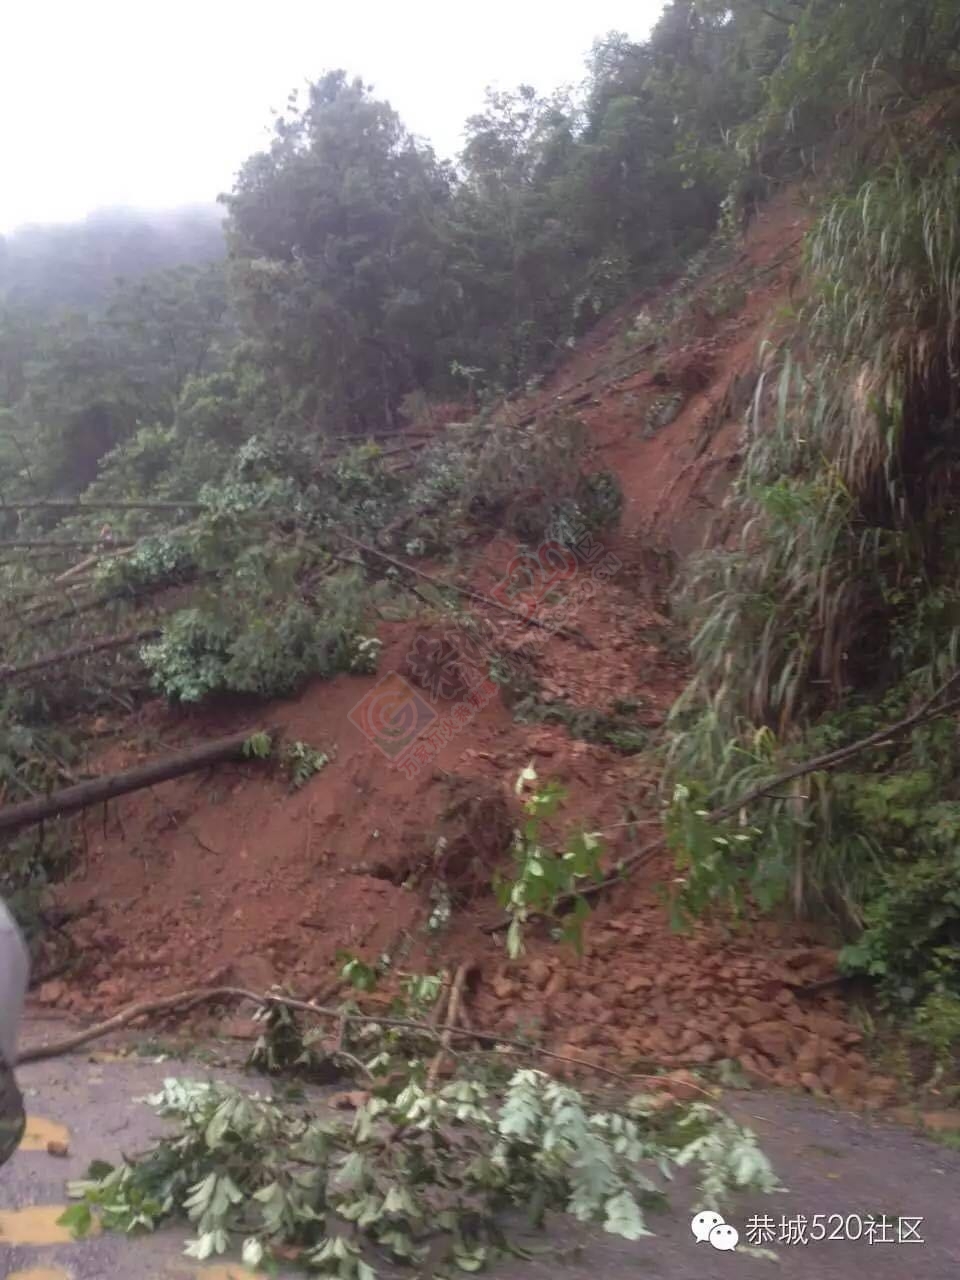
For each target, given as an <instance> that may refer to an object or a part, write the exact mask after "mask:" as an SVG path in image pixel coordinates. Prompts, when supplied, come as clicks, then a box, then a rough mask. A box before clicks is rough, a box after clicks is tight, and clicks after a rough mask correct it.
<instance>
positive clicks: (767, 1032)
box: [743, 1022, 794, 1063]
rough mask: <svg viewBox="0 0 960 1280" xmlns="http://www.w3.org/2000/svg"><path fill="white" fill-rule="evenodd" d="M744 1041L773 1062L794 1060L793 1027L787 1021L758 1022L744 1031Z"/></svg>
mask: <svg viewBox="0 0 960 1280" xmlns="http://www.w3.org/2000/svg"><path fill="white" fill-rule="evenodd" d="M743 1039H744V1042H745V1043H746V1044H748V1045H749V1046H750V1047H751V1048H753V1049H759V1050H760V1052H761V1053H762V1054H764V1056H765V1057H767V1058H769V1059H770V1060H771V1061H772V1062H780V1063H786V1062H791V1061H792V1060H793V1056H794V1054H793V1027H791V1026H790V1024H789V1023H786V1022H756V1023H754V1024H753V1026H751V1027H748V1028H747V1030H746V1031H745V1032H744V1036H743Z"/></svg>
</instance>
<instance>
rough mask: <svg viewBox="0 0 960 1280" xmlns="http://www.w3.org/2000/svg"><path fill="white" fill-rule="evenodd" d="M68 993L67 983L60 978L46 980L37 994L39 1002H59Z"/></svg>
mask: <svg viewBox="0 0 960 1280" xmlns="http://www.w3.org/2000/svg"><path fill="white" fill-rule="evenodd" d="M66 994H67V984H66V983H65V982H61V981H60V980H59V979H54V980H52V981H51V982H45V983H44V984H43V986H42V987H40V988H39V990H38V991H37V994H36V999H37V1002H38V1004H59V1003H60V1001H61V1000H62V999H63V997H64V996H65V995H66Z"/></svg>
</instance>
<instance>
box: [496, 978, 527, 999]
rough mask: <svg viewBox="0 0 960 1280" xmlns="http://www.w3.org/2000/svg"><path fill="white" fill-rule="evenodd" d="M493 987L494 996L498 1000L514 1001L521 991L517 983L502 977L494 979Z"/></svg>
mask: <svg viewBox="0 0 960 1280" xmlns="http://www.w3.org/2000/svg"><path fill="white" fill-rule="evenodd" d="M491 985H492V987H493V994H494V995H495V996H496V997H497V999H498V1000H512V999H513V998H514V997H515V996H516V995H517V994H518V992H519V991H520V987H519V985H518V984H517V983H516V982H513V981H511V979H510V978H505V977H503V976H502V975H501V976H499V977H496V978H494V980H493V982H492V984H491Z"/></svg>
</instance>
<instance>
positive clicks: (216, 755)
mask: <svg viewBox="0 0 960 1280" xmlns="http://www.w3.org/2000/svg"><path fill="white" fill-rule="evenodd" d="M255 732H257V730H254V729H249V730H247V731H246V732H244V733H234V734H232V735H231V736H230V737H229V738H216V739H214V741H213V742H205V743H203V745H202V746H199V747H191V748H190V749H189V750H188V751H180V752H178V753H177V754H176V755H172V756H166V757H164V759H162V760H156V761H154V763H153V764H144V765H139V766H138V767H137V768H136V769H127V770H126V771H125V772H124V773H112V774H108V775H107V776H106V777H105V778H92V779H90V781H89V782H79V783H77V785H76V786H75V787H65V788H64V789H63V790H62V791H54V792H52V794H50V795H49V796H43V797H41V798H40V799H37V800H27V801H26V802H25V803H23V804H13V805H7V806H5V807H4V808H0V831H20V830H22V828H24V827H32V826H36V824H37V823H38V822H45V821H47V820H48V819H50V818H63V817H66V816H67V814H70V813H78V812H79V811H80V810H81V809H89V808H90V806H91V805H95V804H102V803H104V802H105V801H107V800H112V799H113V797H114V796H123V795H127V794H128V793H129V792H131V791H142V790H143V789H144V788H145V787H153V786H156V784H157V783H158V782H169V781H170V780H171V779H173V778H180V777H182V776H183V775H184V774H185V773H193V772H195V771H196V770H197V769H205V768H206V767H207V766H208V765H211V764H219V763H220V762H221V761H223V760H234V759H237V758H238V757H240V756H242V755H243V748H244V745H245V744H246V743H247V742H248V741H249V739H250V737H251V736H252V735H253V734H254V733H255ZM267 732H268V733H270V734H271V736H272V732H273V731H272V730H268V731H267Z"/></svg>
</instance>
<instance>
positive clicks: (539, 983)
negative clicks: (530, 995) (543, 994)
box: [527, 959, 551, 991]
mask: <svg viewBox="0 0 960 1280" xmlns="http://www.w3.org/2000/svg"><path fill="white" fill-rule="evenodd" d="M527 972H528V973H529V974H530V981H531V982H532V983H533V985H534V986H535V987H536V988H537V989H538V990H540V991H542V990H543V989H544V987H545V986H546V985H547V983H548V982H549V981H550V973H551V970H550V966H549V965H548V964H547V962H546V960H540V959H536V960H531V961H530V965H529V967H528V969H527Z"/></svg>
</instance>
